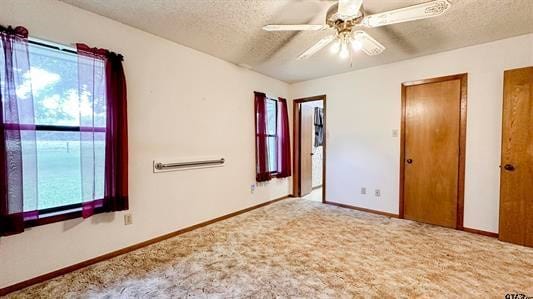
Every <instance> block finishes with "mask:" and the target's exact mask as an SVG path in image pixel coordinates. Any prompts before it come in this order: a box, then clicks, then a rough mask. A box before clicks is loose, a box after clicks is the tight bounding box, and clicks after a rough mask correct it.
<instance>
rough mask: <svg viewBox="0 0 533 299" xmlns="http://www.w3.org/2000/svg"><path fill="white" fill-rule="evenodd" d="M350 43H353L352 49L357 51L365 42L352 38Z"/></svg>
mask: <svg viewBox="0 0 533 299" xmlns="http://www.w3.org/2000/svg"><path fill="white" fill-rule="evenodd" d="M350 43H351V45H352V49H353V50H354V51H356V52H358V51H361V49H362V48H363V43H361V42H360V41H358V40H356V39H352V40H351V42H350Z"/></svg>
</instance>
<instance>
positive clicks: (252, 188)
mask: <svg viewBox="0 0 533 299" xmlns="http://www.w3.org/2000/svg"><path fill="white" fill-rule="evenodd" d="M254 192H255V184H252V185H250V193H252V194H254Z"/></svg>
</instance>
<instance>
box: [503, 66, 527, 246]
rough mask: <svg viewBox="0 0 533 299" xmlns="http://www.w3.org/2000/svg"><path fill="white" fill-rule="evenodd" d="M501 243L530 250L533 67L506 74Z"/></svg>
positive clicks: (510, 71)
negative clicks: (525, 247)
mask: <svg viewBox="0 0 533 299" xmlns="http://www.w3.org/2000/svg"><path fill="white" fill-rule="evenodd" d="M501 163H502V165H501V175H500V180H501V183H500V232H499V236H500V240H502V241H507V242H512V243H516V244H520V245H526V246H533V192H532V190H533V187H532V186H533V67H529V68H522V69H516V70H509V71H506V72H505V74H504V91H503V131H502V158H501Z"/></svg>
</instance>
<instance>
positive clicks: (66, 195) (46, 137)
mask: <svg viewBox="0 0 533 299" xmlns="http://www.w3.org/2000/svg"><path fill="white" fill-rule="evenodd" d="M79 145H80V133H79V132H50V131H38V132H37V165H38V175H37V177H38V181H39V184H38V194H39V204H38V208H39V209H47V208H52V207H58V206H64V205H69V204H75V203H81V171H80V146H79Z"/></svg>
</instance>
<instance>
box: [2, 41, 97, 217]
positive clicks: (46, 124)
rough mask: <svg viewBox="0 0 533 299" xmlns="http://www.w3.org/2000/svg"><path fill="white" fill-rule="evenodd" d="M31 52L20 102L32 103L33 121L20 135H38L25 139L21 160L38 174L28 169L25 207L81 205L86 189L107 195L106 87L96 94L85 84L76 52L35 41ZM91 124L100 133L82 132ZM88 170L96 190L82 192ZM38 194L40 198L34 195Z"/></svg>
mask: <svg viewBox="0 0 533 299" xmlns="http://www.w3.org/2000/svg"><path fill="white" fill-rule="evenodd" d="M28 52H29V62H30V69H29V71H27V72H26V73H24V74H22V78H23V79H24V81H23V82H19V84H18V85H17V90H16V93H17V98H18V99H19V100H26V101H33V109H34V112H33V117H34V120H33V123H28V126H27V127H26V128H25V129H24V130H23V131H22V133H21V134H35V138H33V137H31V138H22V153H23V156H22V160H23V167H24V168H26V167H35V165H34V164H36V173H37V176H34V175H31V174H32V173H35V171H33V172H32V171H23V174H24V179H23V182H24V184H23V188H24V190H25V192H24V211H35V210H39V211H41V212H44V213H46V212H57V211H61V210H66V209H72V208H76V207H79V206H81V203H82V200H83V194H84V193H87V192H89V193H92V194H94V198H103V192H104V191H103V189H104V160H105V126H106V112H105V96H104V94H105V90H102V91H101V92H97V94H93V93H94V91H93V89H92V88H90V87H89V86H83V85H82V86H80V84H79V81H78V78H79V75H78V59H77V54H76V52H75V51H68V50H60V49H57V48H53V47H51V46H49V45H40V44H36V43H30V44H29V49H28ZM103 63H104V62H103V61H101V67H100V68H99V69H101V70H102V71H100V72H99V71H95V72H94V78H93V80H94V81H95V82H96V83H94V84H95V85H96V84H98V86H105V78H104V72H103V69H104V68H103ZM2 78H5V76H2ZM26 122H31V120H28V121H26ZM87 123H90V127H91V130H92V131H96V132H91V134H84V133H82V132H83V128H84V126H85V125H86V124H87ZM23 127H24V126H23ZM82 155H83V156H82ZM87 155H90V157H88V156H87ZM87 161H91V162H92V163H87ZM84 162H85V163H84ZM84 164H85V165H84ZM84 168H85V169H86V168H93V169H92V170H91V171H92V172H93V173H94V177H95V180H96V184H93V185H94V186H89V187H88V188H92V189H94V190H89V191H87V190H83V189H84V186H83V185H82V173H83V170H84ZM35 180H36V181H35ZM35 188H36V189H37V192H34V191H33V190H35ZM30 190H31V191H30ZM26 191H27V192H26ZM34 194H36V195H37V199H35V198H30V197H34V196H35V195H34Z"/></svg>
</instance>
